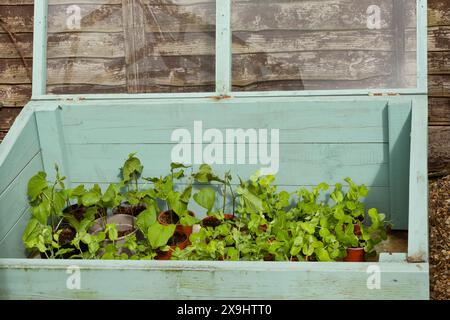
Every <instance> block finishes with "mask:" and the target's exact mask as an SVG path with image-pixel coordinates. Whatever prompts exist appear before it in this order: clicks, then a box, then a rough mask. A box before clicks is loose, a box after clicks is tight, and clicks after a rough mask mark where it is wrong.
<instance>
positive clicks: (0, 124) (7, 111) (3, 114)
mask: <svg viewBox="0 0 450 320" xmlns="http://www.w3.org/2000/svg"><path fill="white" fill-rule="evenodd" d="M0 101H1V100H0ZM19 113H20V109H19V108H0V130H8V129H9V128H11V126H12V124H13V122H14V119H16V117H17V116H18V115H19Z"/></svg>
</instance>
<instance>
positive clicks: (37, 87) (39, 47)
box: [32, 0, 47, 96]
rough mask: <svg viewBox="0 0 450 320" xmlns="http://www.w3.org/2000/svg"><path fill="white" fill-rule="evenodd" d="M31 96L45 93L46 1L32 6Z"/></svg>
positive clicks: (43, 0)
mask: <svg viewBox="0 0 450 320" xmlns="http://www.w3.org/2000/svg"><path fill="white" fill-rule="evenodd" d="M33 43H34V46H33V59H34V60H33V89H32V95H33V96H36V95H41V94H45V93H46V92H47V89H46V86H47V70H46V65H47V63H46V62H47V0H42V1H38V2H36V3H35V4H34V33H33Z"/></svg>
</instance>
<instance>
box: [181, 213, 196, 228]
mask: <svg viewBox="0 0 450 320" xmlns="http://www.w3.org/2000/svg"><path fill="white" fill-rule="evenodd" d="M197 222H198V219H197V218H195V217H193V216H191V215H189V214H184V215H183V216H181V218H180V224H181V225H182V226H193V225H194V224H196V223H197Z"/></svg>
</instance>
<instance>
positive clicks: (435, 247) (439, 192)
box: [429, 175, 450, 300]
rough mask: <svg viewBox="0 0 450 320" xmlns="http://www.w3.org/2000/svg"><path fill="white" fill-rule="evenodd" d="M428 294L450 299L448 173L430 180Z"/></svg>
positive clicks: (449, 189)
mask: <svg viewBox="0 0 450 320" xmlns="http://www.w3.org/2000/svg"><path fill="white" fill-rule="evenodd" d="M429 192H430V200H429V201H430V202H429V215H430V294H431V298H432V299H435V300H450V272H449V271H450V175H449V176H446V177H444V178H440V179H435V180H430V190H429Z"/></svg>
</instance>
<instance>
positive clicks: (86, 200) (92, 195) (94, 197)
mask: <svg viewBox="0 0 450 320" xmlns="http://www.w3.org/2000/svg"><path fill="white" fill-rule="evenodd" d="M99 201H100V195H99V194H98V193H97V192H94V191H89V192H87V193H85V194H84V195H83V196H82V197H81V203H82V204H83V206H85V207H91V206H94V205H96V204H98V202H99Z"/></svg>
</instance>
